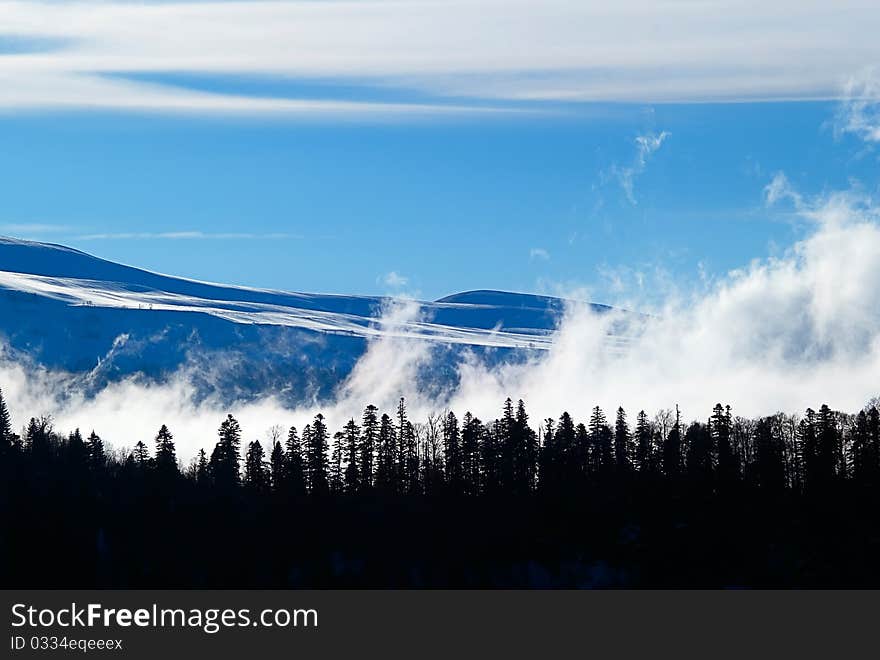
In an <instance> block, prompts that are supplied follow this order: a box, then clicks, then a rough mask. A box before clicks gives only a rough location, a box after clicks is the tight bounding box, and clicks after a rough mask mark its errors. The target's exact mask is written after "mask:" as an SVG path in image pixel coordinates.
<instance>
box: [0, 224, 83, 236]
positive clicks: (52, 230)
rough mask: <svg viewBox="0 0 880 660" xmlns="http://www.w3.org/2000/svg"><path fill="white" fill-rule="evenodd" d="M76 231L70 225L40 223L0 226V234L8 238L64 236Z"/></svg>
mask: <svg viewBox="0 0 880 660" xmlns="http://www.w3.org/2000/svg"><path fill="white" fill-rule="evenodd" d="M72 231H76V228H75V227H72V226H70V225H56V224H49V223H40V222H11V223H6V224H0V234H6V235H8V236H44V235H50V234H66V233H70V232H72Z"/></svg>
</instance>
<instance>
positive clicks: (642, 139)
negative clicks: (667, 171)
mask: <svg viewBox="0 0 880 660" xmlns="http://www.w3.org/2000/svg"><path fill="white" fill-rule="evenodd" d="M670 135H671V133H669V132H668V131H661V132H659V133H645V134H644V135H638V136H636V139H635V145H636V154H635V157H634V158H633V161H632V164H630V165H627V166H620V165H617V164H615V165H612V166H611V169H610V170H609V172H607V173H606V174H605V175H604V178H608V177H609V176H610V177H612V178H614V179H615V180H616V181H617V182H618V183H619V184H620V187H621V188H622V189H623V192H624V194H625V195H626V198H627V200H629V202H630V204H633V205H635V204H637V203H638V202H637V201H636V195H635V181H636V179H637V178H638V177H639V176H640V175H641V174H642V173H643V172H644V171H645V168H646V167H647V166H648V161H649V160H650V158H651V156H652V155H653V154H654V153H655V152H656V151H657V150H658V149H660V147H661V146H662V145H663V142H664V141H665V140H666V138H668V137H669V136H670Z"/></svg>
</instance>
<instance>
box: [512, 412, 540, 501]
mask: <svg viewBox="0 0 880 660" xmlns="http://www.w3.org/2000/svg"><path fill="white" fill-rule="evenodd" d="M514 429H515V438H514V456H513V460H514V483H515V490H516V492H517V493H529V492H531V491H532V490H534V488H535V483H536V480H537V473H538V466H537V461H538V436H537V434H536V433H535V432H534V431H533V430H532V429H531V428H530V427H529V416H528V413H526V405H525V403H523V400H522V399H520V400H519V402H518V403H517V405H516V421H515V424H514Z"/></svg>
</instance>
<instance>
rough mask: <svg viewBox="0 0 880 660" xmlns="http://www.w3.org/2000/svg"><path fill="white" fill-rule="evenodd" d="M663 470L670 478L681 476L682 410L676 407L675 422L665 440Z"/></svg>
mask: <svg viewBox="0 0 880 660" xmlns="http://www.w3.org/2000/svg"><path fill="white" fill-rule="evenodd" d="M663 472H664V473H665V474H666V476H667V477H668V478H670V479H678V478H679V477H680V476H681V412H680V411H679V409H678V406H676V407H675V424H673V426H672V430H670V431H669V433H668V434H667V435H666V438H665V439H664V441H663Z"/></svg>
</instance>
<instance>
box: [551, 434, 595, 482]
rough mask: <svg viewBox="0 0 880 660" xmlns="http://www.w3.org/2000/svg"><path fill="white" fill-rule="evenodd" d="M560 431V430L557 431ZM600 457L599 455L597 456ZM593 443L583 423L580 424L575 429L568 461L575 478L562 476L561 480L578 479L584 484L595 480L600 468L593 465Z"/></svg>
mask: <svg viewBox="0 0 880 660" xmlns="http://www.w3.org/2000/svg"><path fill="white" fill-rule="evenodd" d="M557 430H558V429H557ZM596 456H598V454H596ZM593 457H594V452H593V441H592V439H591V438H590V432H589V431H588V430H587V427H586V426H584V424H583V422H579V423H578V424H577V426H575V427H574V445H573V447H572V451H571V456H570V458H569V459H568V461H569V462H570V463H571V468H570V471H571V472H572V475H574V476H573V477H565V476H564V475H560V477H559V478H560V479H568V478H577V479H582V480H583V481H584V482H586V481H587V480H589V479H591V478H594V477H595V476H596V474H597V473H598V467H597V466H594V465H593V462H592V460H593Z"/></svg>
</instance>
